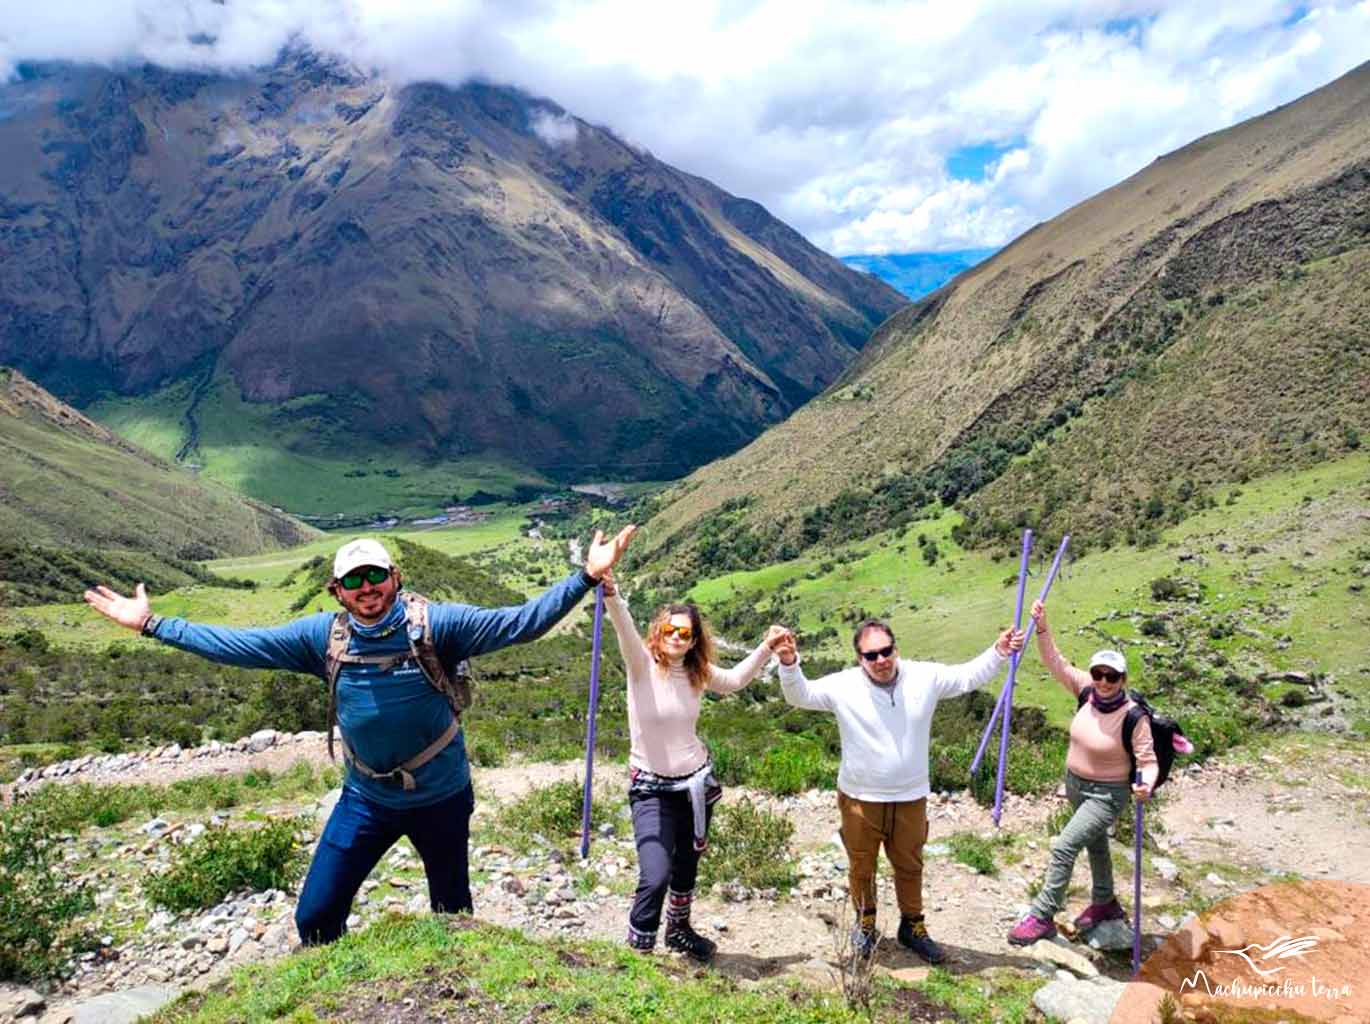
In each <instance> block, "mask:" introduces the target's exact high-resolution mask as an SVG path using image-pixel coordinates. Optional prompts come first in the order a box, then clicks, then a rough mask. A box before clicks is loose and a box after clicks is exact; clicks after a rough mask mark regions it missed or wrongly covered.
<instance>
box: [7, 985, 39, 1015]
mask: <svg viewBox="0 0 1370 1024" xmlns="http://www.w3.org/2000/svg"><path fill="white" fill-rule="evenodd" d="M45 1006H47V1000H45V999H44V998H43V996H42V995H41V994H40V993H38V992H36V991H35V990H33V989H31V988H21V989H20V990H19V991H18V992H15V993H14V994H13V995H12V996H10V1002H9V1006H7V1007H6V1009H7V1010H8V1011H9V1012H10V1013H11V1014H13V1015H14V1016H15V1017H16V1018H17V1017H30V1016H35V1015H37V1014H38V1013H39V1011H41V1010H42V1009H43V1007H45Z"/></svg>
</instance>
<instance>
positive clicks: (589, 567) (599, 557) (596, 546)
mask: <svg viewBox="0 0 1370 1024" xmlns="http://www.w3.org/2000/svg"><path fill="white" fill-rule="evenodd" d="M635 533H637V527H636V526H625V527H624V528H623V529H621V530H619V531H618V534H617V535H616V536H615V537H614V538H613V539H612V540H607V541H606V540H605V539H604V531H603V530H596V531H595V539H594V540H592V541H590V549H589V550H588V551H587V552H585V573H586V575H587V576H591V577H593V578H594V579H596V580H600V579H603V578H604V574H605V573H606V572H608V571H609V570H610V569H612V568H613V567H614V563H615V562H617V561H618V560H619V558H620V557H622V555H623V551H624V549H625V548H627V546H628V542H629V541H630V540H632V539H633V534H635Z"/></svg>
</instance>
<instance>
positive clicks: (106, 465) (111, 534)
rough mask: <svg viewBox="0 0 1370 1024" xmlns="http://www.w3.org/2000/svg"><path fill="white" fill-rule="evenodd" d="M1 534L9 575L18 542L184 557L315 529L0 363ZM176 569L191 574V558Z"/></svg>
mask: <svg viewBox="0 0 1370 1024" xmlns="http://www.w3.org/2000/svg"><path fill="white" fill-rule="evenodd" d="M0 535H3V537H4V538H5V541H4V544H5V548H4V551H3V552H0V563H5V564H3V565H0V580H3V579H11V578H12V575H13V574H12V572H11V571H10V569H9V564H8V563H10V562H13V561H15V560H16V559H19V555H18V554H17V549H15V548H14V545H15V544H21V545H31V546H38V547H42V548H44V549H52V550H59V551H60V550H67V549H75V548H101V549H123V550H127V551H135V552H142V553H146V554H150V555H155V556H158V557H160V558H161V559H163V560H168V559H169V560H172V561H185V560H188V559H194V560H200V559H206V558H214V557H219V556H222V555H232V554H238V555H246V554H253V553H255V552H258V551H264V550H269V549H275V548H283V547H289V546H292V545H294V544H299V543H301V542H302V541H304V540H307V539H308V538H309V537H311V536H314V535H315V532H314V531H313V530H311V529H309V528H308V527H306V526H303V525H301V524H300V523H299V522H297V521H296V520H294V519H291V518H290V517H289V516H285V515H282V514H280V513H279V512H275V511H273V510H272V509H270V508H268V507H266V506H264V505H260V504H258V503H256V502H253V501H245V500H243V499H242V498H240V497H238V496H237V495H234V494H231V493H230V492H228V491H226V490H225V489H223V488H222V487H218V486H216V485H214V484H209V483H206V482H203V481H199V480H196V479H195V477H193V476H192V475H191V474H190V473H189V472H187V471H185V470H183V469H179V468H177V467H175V466H172V465H169V464H167V463H165V462H163V461H162V460H160V459H157V458H155V457H154V456H152V455H150V454H148V453H147V452H145V451H143V450H142V449H140V448H138V447H136V446H135V445H133V444H130V443H129V442H128V441H126V440H124V439H123V438H121V437H119V436H118V435H117V434H114V433H111V432H110V431H109V430H107V429H105V428H104V427H102V426H100V425H99V424H98V423H95V422H93V421H92V420H90V419H88V418H87V417H85V416H83V415H82V414H81V413H79V412H77V411H76V410H75V409H73V408H71V407H70V406H68V405H66V404H65V403H63V402H60V401H58V400H57V399H56V398H54V397H53V396H52V395H50V394H48V393H47V392H46V391H44V390H43V389H42V388H40V387H38V386H37V385H35V384H34V383H33V382H32V381H30V380H28V379H27V378H26V377H24V375H23V374H21V373H18V372H16V371H14V370H11V369H8V368H5V367H0ZM46 561H47V562H51V561H52V559H50V558H48V559H46ZM83 561H84V563H85V564H89V563H90V560H89V559H84V560H83ZM139 564H143V565H147V566H148V571H149V572H151V571H152V566H151V563H148V562H147V561H146V560H144V561H143V562H141V563H139ZM164 568H165V566H164ZM192 568H193V567H192ZM170 571H174V572H175V573H180V574H182V575H184V574H185V572H186V571H187V567H184V566H173V567H172V570H170ZM144 578H151V577H148V576H145V577H144ZM20 582H23V581H20ZM27 582H28V583H31V584H37V583H41V582H42V581H41V580H39V579H36V578H35V579H30V580H28V581H27Z"/></svg>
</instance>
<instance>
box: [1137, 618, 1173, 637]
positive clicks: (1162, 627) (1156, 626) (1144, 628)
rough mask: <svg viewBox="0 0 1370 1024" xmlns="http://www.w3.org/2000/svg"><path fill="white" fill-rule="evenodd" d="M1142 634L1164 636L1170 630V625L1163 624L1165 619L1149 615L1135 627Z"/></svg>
mask: <svg viewBox="0 0 1370 1024" xmlns="http://www.w3.org/2000/svg"><path fill="white" fill-rule="evenodd" d="M1137 629H1138V630H1139V631H1140V632H1141V634H1142V636H1165V635H1167V634H1168V633H1169V632H1170V627H1168V626H1167V625H1166V624H1165V619H1159V618H1156V617H1155V616H1150V617H1148V618H1145V619H1143V620H1142V624H1141V625H1140V626H1138V627H1137Z"/></svg>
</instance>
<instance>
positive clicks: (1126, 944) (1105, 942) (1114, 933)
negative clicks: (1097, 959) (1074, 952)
mask: <svg viewBox="0 0 1370 1024" xmlns="http://www.w3.org/2000/svg"><path fill="white" fill-rule="evenodd" d="M1087 935H1088V938H1087V939H1086V941H1087V942H1088V943H1089V948H1090V949H1101V950H1105V951H1109V952H1118V951H1120V950H1130V949H1131V948H1132V925H1131V924H1129V923H1128V922H1127V921H1105V922H1103V923H1102V924H1098V925H1095V926H1094V927H1093V928H1091V929H1090V930H1089V931H1088V933H1087Z"/></svg>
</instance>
